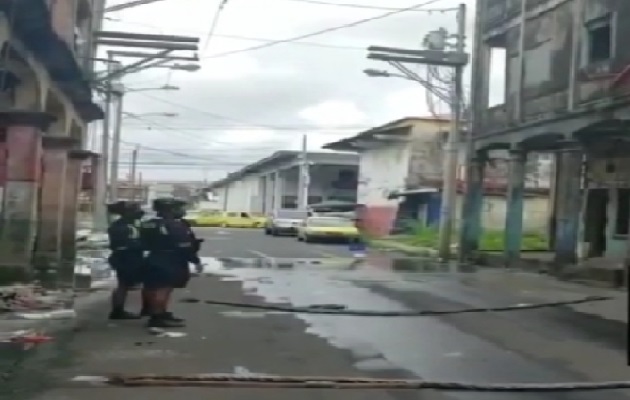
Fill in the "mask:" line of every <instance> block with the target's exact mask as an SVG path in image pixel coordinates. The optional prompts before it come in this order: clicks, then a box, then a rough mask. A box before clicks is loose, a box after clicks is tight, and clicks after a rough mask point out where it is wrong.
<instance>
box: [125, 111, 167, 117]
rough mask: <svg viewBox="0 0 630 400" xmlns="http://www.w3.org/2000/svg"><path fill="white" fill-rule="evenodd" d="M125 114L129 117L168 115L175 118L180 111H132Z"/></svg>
mask: <svg viewBox="0 0 630 400" xmlns="http://www.w3.org/2000/svg"><path fill="white" fill-rule="evenodd" d="M123 114H124V115H125V116H126V117H129V118H142V117H167V118H173V117H178V116H179V114H178V113H172V112H149V113H142V114H135V113H131V112H127V111H125V112H123Z"/></svg>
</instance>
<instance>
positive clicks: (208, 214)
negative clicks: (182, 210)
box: [184, 210, 225, 226]
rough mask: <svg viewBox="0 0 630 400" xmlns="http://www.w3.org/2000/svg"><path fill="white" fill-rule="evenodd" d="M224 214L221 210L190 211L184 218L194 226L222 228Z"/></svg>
mask: <svg viewBox="0 0 630 400" xmlns="http://www.w3.org/2000/svg"><path fill="white" fill-rule="evenodd" d="M224 214H225V213H224V212H223V211H220V210H188V211H187V212H186V216H185V217H184V218H185V219H186V220H187V221H188V222H189V223H190V225H192V226H221V224H222V223H223V222H224V221H225V216H224Z"/></svg>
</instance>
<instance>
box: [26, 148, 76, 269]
mask: <svg viewBox="0 0 630 400" xmlns="http://www.w3.org/2000/svg"><path fill="white" fill-rule="evenodd" d="M75 142H76V140H75V139H74V138H71V137H69V136H47V137H44V138H43V141H42V145H43V156H42V182H41V195H40V216H39V223H38V229H37V243H36V246H35V259H36V264H37V265H38V266H42V267H57V266H58V264H59V261H60V260H61V228H62V222H63V213H62V211H63V206H64V200H65V196H64V193H65V190H66V186H68V184H67V182H66V166H67V163H68V156H67V153H68V151H69V150H70V149H71V148H72V147H73V146H74V145H75Z"/></svg>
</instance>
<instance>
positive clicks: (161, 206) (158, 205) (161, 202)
mask: <svg viewBox="0 0 630 400" xmlns="http://www.w3.org/2000/svg"><path fill="white" fill-rule="evenodd" d="M185 205H186V202H185V201H183V200H180V199H176V198H174V197H162V198H158V199H155V200H153V210H154V211H161V210H172V209H174V208H177V207H182V206H185Z"/></svg>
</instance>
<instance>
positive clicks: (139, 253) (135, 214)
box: [107, 201, 144, 319]
mask: <svg viewBox="0 0 630 400" xmlns="http://www.w3.org/2000/svg"><path fill="white" fill-rule="evenodd" d="M107 208H108V211H109V213H110V214H112V215H116V216H118V218H117V219H116V220H115V221H114V222H112V224H111V225H110V226H109V228H108V230H107V234H108V236H109V246H110V250H111V255H110V256H109V260H108V261H109V264H110V266H111V267H112V269H113V270H114V271H115V272H116V278H117V280H118V285H117V287H116V289H114V291H113V293H112V309H111V312H110V315H109V318H110V319H137V318H140V316H139V315H137V314H133V313H130V312H128V311H126V310H125V302H126V299H127V293H128V292H129V290H130V289H132V288H134V287H136V286H138V285H139V284H140V283H141V282H142V268H143V259H144V256H143V252H144V249H143V245H142V242H141V237H140V229H139V222H140V219H141V218H142V216H143V215H144V212H143V211H142V209H141V208H140V206H139V205H138V204H135V203H130V202H125V201H119V202H116V203H113V204H109V205H108V207H107Z"/></svg>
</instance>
